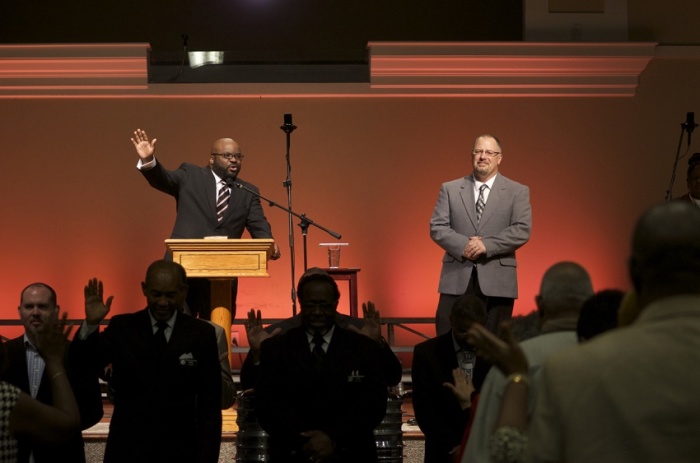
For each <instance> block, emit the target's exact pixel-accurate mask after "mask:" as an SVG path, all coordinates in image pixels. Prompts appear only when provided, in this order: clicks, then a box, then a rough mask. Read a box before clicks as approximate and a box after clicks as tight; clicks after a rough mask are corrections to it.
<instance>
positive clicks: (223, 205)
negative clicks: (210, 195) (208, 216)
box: [216, 180, 231, 222]
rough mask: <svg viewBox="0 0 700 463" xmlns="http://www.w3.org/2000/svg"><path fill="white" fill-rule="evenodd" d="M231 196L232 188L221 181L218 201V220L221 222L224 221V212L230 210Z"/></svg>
mask: <svg viewBox="0 0 700 463" xmlns="http://www.w3.org/2000/svg"><path fill="white" fill-rule="evenodd" d="M230 196H231V188H229V186H228V185H227V184H226V182H224V181H223V180H221V188H219V195H218V196H217V200H216V219H217V220H218V221H219V222H221V221H222V220H223V219H224V212H225V211H226V209H227V208H228V199H229V197H230Z"/></svg>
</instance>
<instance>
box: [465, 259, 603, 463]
mask: <svg viewBox="0 0 700 463" xmlns="http://www.w3.org/2000/svg"><path fill="white" fill-rule="evenodd" d="M593 294H594V293H593V284H592V282H591V278H590V275H589V274H588V272H587V271H586V269H584V268H583V267H582V266H581V265H579V264H577V263H575V262H567V261H565V262H558V263H556V264H554V265H552V266H551V267H549V268H548V269H547V271H546V272H545V273H544V275H543V277H542V282H541V284H540V292H539V294H538V295H537V296H536V297H535V302H536V304H537V312H538V313H539V315H540V324H541V330H540V334H539V335H537V336H535V337H533V338H530V339H527V340H526V341H523V343H522V344H521V345H520V346H521V348H522V351H523V353H524V355H525V358H527V363H528V364H529V368H528V371H529V379H530V384H529V387H527V388H525V387H522V386H518V387H521V388H523V389H527V390H528V391H524V392H523V393H525V392H528V393H529V401H528V414H529V416H531V414H532V413H533V411H534V408H535V402H536V397H537V390H538V385H539V379H540V376H539V375H536V374H535V373H536V372H537V371H538V370H539V369H540V367H541V366H542V364H543V363H544V362H545V361H546V359H547V358H549V356H551V355H553V354H554V353H556V352H559V351H562V350H566V349H568V348H569V347H572V346H575V345H576V344H577V343H578V338H577V335H576V324H577V322H578V317H579V313H580V311H581V307H582V306H583V303H584V302H585V301H586V300H587V299H588V298H589V297H591V296H592V295H593ZM487 355H488V354H487ZM523 378H524V377H523ZM521 379H522V378H521ZM511 381H512V378H510V379H509V378H508V375H506V374H503V373H502V372H501V369H500V368H492V369H491V371H490V372H489V374H488V375H487V377H486V380H485V381H484V384H483V386H482V388H481V393H480V395H479V405H478V406H477V407H476V414H475V415H474V419H473V422H472V426H471V429H470V432H469V436H468V438H467V439H466V444H465V445H466V447H465V450H464V452H463V456H462V458H461V461H462V463H471V462H473V461H476V462H480V463H481V462H484V463H486V462H492V461H493V459H492V458H491V450H490V447H491V441H492V435H493V430H494V428H495V423H496V420H497V419H498V411H499V410H500V407H501V398H502V396H503V395H504V391H505V389H506V388H510V387H512V386H511V384H510V383H511Z"/></svg>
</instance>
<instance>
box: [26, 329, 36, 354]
mask: <svg viewBox="0 0 700 463" xmlns="http://www.w3.org/2000/svg"><path fill="white" fill-rule="evenodd" d="M23 336H24V346H25V347H29V348H30V349H32V350H35V351H37V352H38V350H37V348H36V346H35V345H34V343H32V341H31V340H30V339H29V336H27V333H24V335H23Z"/></svg>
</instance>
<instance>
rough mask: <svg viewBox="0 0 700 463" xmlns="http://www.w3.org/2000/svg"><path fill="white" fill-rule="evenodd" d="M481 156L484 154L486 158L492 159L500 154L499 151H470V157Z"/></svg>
mask: <svg viewBox="0 0 700 463" xmlns="http://www.w3.org/2000/svg"><path fill="white" fill-rule="evenodd" d="M482 154H485V155H486V156H488V157H490V158H492V157H494V156H498V155H499V154H501V152H500V151H491V150H482V149H478V150H472V155H474V156H481V155H482Z"/></svg>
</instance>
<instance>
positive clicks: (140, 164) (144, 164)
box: [136, 156, 156, 170]
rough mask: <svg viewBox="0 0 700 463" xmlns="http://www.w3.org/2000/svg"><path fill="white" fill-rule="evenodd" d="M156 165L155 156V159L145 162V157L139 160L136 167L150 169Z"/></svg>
mask: <svg viewBox="0 0 700 463" xmlns="http://www.w3.org/2000/svg"><path fill="white" fill-rule="evenodd" d="M155 166H156V157H155V156H153V159H152V160H151V161H149V162H143V159H139V162H137V163H136V168H137V169H138V170H150V169H153V168H154V167H155Z"/></svg>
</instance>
